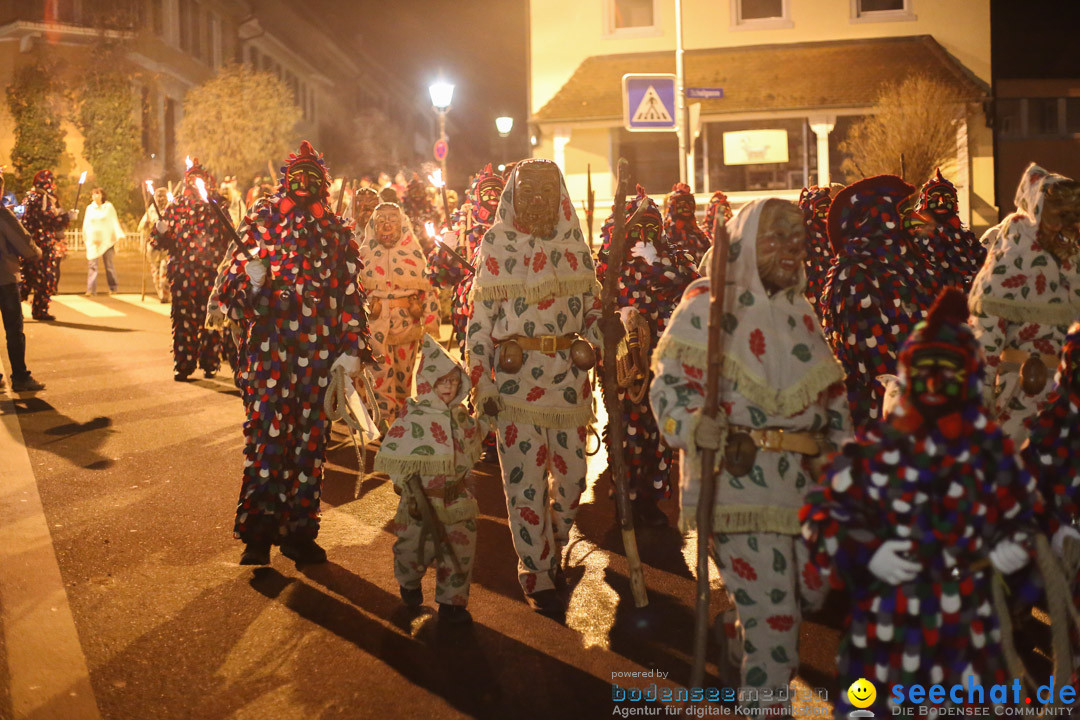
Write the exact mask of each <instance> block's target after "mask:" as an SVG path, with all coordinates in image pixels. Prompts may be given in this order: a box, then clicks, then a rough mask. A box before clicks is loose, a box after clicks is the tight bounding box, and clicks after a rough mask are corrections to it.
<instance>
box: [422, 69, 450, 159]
mask: <svg viewBox="0 0 1080 720" xmlns="http://www.w3.org/2000/svg"><path fill="white" fill-rule="evenodd" d="M428 94H429V95H431V105H432V107H434V108H435V112H436V113H438V114H439V139H440V140H442V141H444V142H445V141H446V111H447V110H449V109H450V103H451V101H452V100H453V99H454V86H453V84H452V83H448V82H446V81H445V80H436V81H435V82H433V83H432V84H431V85H429V86H428ZM441 162H442V174H443V177H444V178H448V177H449V175H448V174H447V172H446V156H445V155H443V157H442V160H441Z"/></svg>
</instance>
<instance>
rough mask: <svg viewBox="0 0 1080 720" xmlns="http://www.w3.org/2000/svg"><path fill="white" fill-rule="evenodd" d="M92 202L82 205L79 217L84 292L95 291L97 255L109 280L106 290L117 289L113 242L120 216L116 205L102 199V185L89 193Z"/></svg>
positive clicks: (118, 233) (120, 233) (118, 232)
mask: <svg viewBox="0 0 1080 720" xmlns="http://www.w3.org/2000/svg"><path fill="white" fill-rule="evenodd" d="M91 195H92V197H93V202H91V203H90V204H89V205H87V207H86V213H85V216H84V217H83V244H84V245H85V246H86V261H87V270H86V294H87V295H95V294H97V276H98V258H101V259H103V260H104V261H105V277H106V279H107V280H108V282H109V292H110V293H114V292H117V291H118V290H119V289H120V283H118V282H117V280H116V266H115V264H114V263H113V257H114V255H115V254H116V251H115V250H114V246H115V245H116V243H117V242H118V241H119V240H120V238H122V237H124V230H123V229H122V228H121V227H120V220H119V219H118V218H117V217H116V208H114V207H113V204H112V203H111V202H109V201H108V200H106V199H105V190H104V189H103V188H99V187H97V188H94V190H93V192H92V193H91Z"/></svg>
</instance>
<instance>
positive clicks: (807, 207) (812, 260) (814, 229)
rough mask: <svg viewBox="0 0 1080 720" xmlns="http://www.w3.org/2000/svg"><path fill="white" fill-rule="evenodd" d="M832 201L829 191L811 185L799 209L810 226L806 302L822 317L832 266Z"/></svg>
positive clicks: (808, 233) (807, 251)
mask: <svg viewBox="0 0 1080 720" xmlns="http://www.w3.org/2000/svg"><path fill="white" fill-rule="evenodd" d="M831 205H832V198H831V197H830V196H829V188H827V187H818V186H817V185H811V186H810V187H808V188H803V189H802V192H801V193H800V194H799V209H800V210H802V214H803V223H805V225H806V299H807V300H809V301H810V304H811V305H813V306H814V310H815V312H817V316H818V317H819V318H820V317H821V309H820V308H818V303H820V302H821V294H822V292H824V290H825V278H826V277H827V276H828V274H829V265H830V264H831V263H832V254H833V253H832V246H831V245H830V244H829V222H828V219H829V207H830V206H831Z"/></svg>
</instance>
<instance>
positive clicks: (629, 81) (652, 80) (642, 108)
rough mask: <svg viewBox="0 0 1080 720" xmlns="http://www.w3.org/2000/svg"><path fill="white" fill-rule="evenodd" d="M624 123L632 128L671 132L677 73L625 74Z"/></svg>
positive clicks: (674, 125) (674, 127) (628, 127)
mask: <svg viewBox="0 0 1080 720" xmlns="http://www.w3.org/2000/svg"><path fill="white" fill-rule="evenodd" d="M622 89H623V123H624V124H625V125H626V129H627V130H629V131H631V132H672V131H674V130H675V129H676V128H677V126H678V123H676V121H675V76H674V75H671V74H670V73H649V74H646V73H627V74H626V75H623V83H622Z"/></svg>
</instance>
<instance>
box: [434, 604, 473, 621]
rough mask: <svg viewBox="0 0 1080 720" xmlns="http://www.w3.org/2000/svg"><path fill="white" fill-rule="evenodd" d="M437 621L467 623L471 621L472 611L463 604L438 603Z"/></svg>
mask: <svg viewBox="0 0 1080 720" xmlns="http://www.w3.org/2000/svg"><path fill="white" fill-rule="evenodd" d="M439 622H440V623H447V624H450V625H468V624H469V623H471V622H472V613H470V612H469V611H468V610H466V609H465V606H464V605H447V604H446V603H439Z"/></svg>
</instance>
